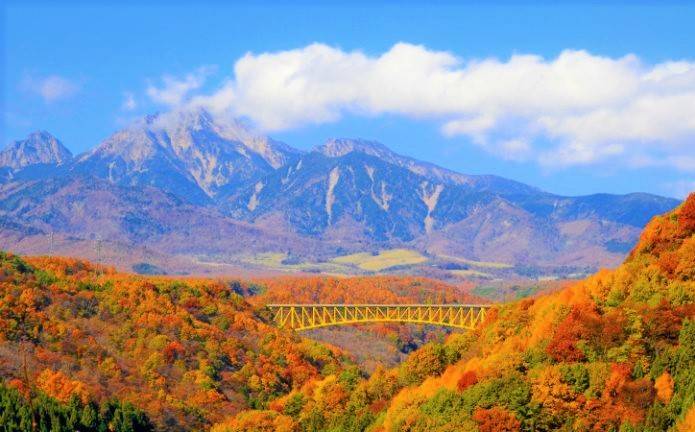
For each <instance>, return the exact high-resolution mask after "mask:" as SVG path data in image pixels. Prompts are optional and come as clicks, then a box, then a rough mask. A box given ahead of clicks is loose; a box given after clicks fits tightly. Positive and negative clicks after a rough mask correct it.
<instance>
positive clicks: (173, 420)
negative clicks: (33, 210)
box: [0, 195, 695, 432]
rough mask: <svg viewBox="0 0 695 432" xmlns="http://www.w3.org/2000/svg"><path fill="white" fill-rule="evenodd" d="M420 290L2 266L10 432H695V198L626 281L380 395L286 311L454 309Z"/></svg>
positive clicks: (413, 371) (0, 332) (20, 261)
mask: <svg viewBox="0 0 695 432" xmlns="http://www.w3.org/2000/svg"><path fill="white" fill-rule="evenodd" d="M470 299H471V298H470V297H468V295H467V294H466V292H465V291H464V292H460V291H457V290H454V289H453V288H452V287H449V286H447V285H445V284H441V283H438V282H433V281H430V280H427V279H418V278H393V277H381V278H373V279H372V278H353V279H336V278H321V277H317V278H309V279H306V280H302V279H301V278H284V279H283V278H281V279H270V280H256V281H253V282H237V281H233V282H230V281H222V280H206V279H192V278H189V279H183V280H180V279H179V280H177V279H172V278H168V277H144V276H135V275H127V274H119V273H116V272H115V271H114V270H112V269H108V268H103V267H99V266H94V265H92V264H89V263H87V262H84V261H78V260H73V259H67V258H45V257H38V258H21V257H18V256H15V255H11V254H8V253H2V254H0V377H1V378H2V383H1V386H0V407H1V408H2V411H0V420H1V421H0V424H2V425H3V427H4V430H11V431H14V430H52V431H61V430H62V431H68V430H70V431H72V430H114V431H131V430H137V431H139V430H152V429H155V430H212V431H214V432H228V431H233V432H239V431H297V432H298V431H374V432H375V431H384V432H386V431H388V432H390V431H425V430H426V431H428V432H430V431H481V432H487V431H517V430H518V431H551V430H567V431H570V430H572V431H573V430H580V431H611V430H612V431H620V432H629V431H654V432H656V431H665V430H672V431H679V432H684V431H692V430H693V426H694V423H695V408H693V402H694V400H695V320H694V317H695V195H692V196H691V197H690V198H689V199H688V200H687V201H686V202H685V203H684V204H683V205H681V206H680V207H679V208H678V209H676V210H675V211H674V212H672V213H670V214H666V215H664V216H660V217H657V218H655V219H654V220H653V221H652V222H651V223H650V224H649V225H648V226H647V228H646V229H645V231H644V233H643V234H642V237H641V239H640V241H639V243H638V245H637V246H636V247H635V249H634V250H633V251H632V252H631V253H630V255H629V257H628V258H627V259H626V261H625V263H624V264H623V265H621V266H620V267H619V268H617V269H616V270H612V271H609V270H604V271H601V272H599V273H597V274H596V275H594V276H592V277H590V278H588V279H587V280H584V281H581V282H577V283H575V284H574V285H572V286H570V287H568V288H565V289H563V290H561V291H558V292H555V293H551V294H546V295H541V296H537V297H535V298H528V299H524V300H520V301H517V302H514V303H509V304H504V305H500V306H498V307H495V308H493V309H492V310H491V312H490V313H489V314H488V319H487V321H486V322H485V323H484V325H483V326H481V327H480V328H479V329H478V330H476V331H473V332H461V333H452V334H450V335H449V336H448V337H447V338H446V340H444V341H439V342H437V341H435V342H430V343H427V344H426V345H424V346H422V347H421V348H419V349H417V350H415V351H414V352H412V353H411V354H410V355H409V356H408V357H407V358H406V360H405V361H404V362H403V363H401V364H400V365H398V366H396V367H393V368H383V367H381V368H377V369H376V370H375V371H374V372H373V373H371V374H370V375H369V376H368V377H367V376H366V375H365V373H364V372H363V371H360V370H359V368H358V367H357V366H356V365H355V364H354V362H353V361H352V360H351V359H350V356H349V355H348V353H346V352H344V351H342V350H340V349H339V348H335V347H331V346H330V345H326V344H321V343H318V342H313V341H311V340H309V339H306V338H303V337H301V335H298V334H292V333H289V332H285V331H282V330H278V329H276V328H274V327H272V326H270V325H269V324H267V322H266V320H267V316H264V313H263V312H262V311H263V309H262V308H261V306H262V305H263V304H265V303H266V302H273V301H278V302H280V301H290V300H291V301H297V302H315V301H336V302H339V301H348V300H350V301H353V302H362V301H364V302H366V301H367V300H370V301H374V302H412V301H422V302H435V301H436V302H440V301H441V302H449V301H468V300H470Z"/></svg>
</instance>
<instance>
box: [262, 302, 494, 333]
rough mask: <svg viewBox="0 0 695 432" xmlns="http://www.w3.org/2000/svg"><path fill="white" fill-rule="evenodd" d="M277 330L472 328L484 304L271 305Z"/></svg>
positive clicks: (481, 316)
mask: <svg viewBox="0 0 695 432" xmlns="http://www.w3.org/2000/svg"><path fill="white" fill-rule="evenodd" d="M267 308H268V309H269V310H270V312H271V314H272V320H273V322H274V323H275V325H277V326H278V327H281V328H289V329H293V330H308V329H312V328H319V327H326V326H333V325H349V324H358V323H370V322H401V323H416V324H433V325H441V326H448V327H455V328H464V329H473V328H475V327H476V326H477V325H479V324H480V323H482V322H483V321H484V320H485V314H486V312H487V310H488V309H489V308H490V305H482V304H270V305H267Z"/></svg>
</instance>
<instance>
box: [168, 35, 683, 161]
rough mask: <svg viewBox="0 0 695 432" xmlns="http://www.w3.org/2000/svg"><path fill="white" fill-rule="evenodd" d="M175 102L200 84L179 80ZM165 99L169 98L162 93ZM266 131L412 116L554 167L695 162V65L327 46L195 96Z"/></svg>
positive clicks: (570, 53)
mask: <svg viewBox="0 0 695 432" xmlns="http://www.w3.org/2000/svg"><path fill="white" fill-rule="evenodd" d="M168 84H169V85H168V86H167V87H171V88H173V89H180V90H179V91H173V90H172V92H173V93H174V94H175V95H174V96H172V97H162V96H161V95H160V99H167V100H169V101H170V102H180V101H181V100H182V99H183V98H184V97H183V96H179V95H180V94H182V93H183V94H188V92H189V91H191V90H192V89H195V88H198V87H200V85H199V84H198V81H197V80H196V79H195V78H194V77H190V76H189V77H187V79H185V80H183V81H176V80H173V79H172V80H170V81H169V82H168ZM157 94H159V93H157ZM190 103H192V104H195V105H203V106H206V107H207V108H209V109H210V110H212V111H214V112H218V113H222V112H224V113H228V114H231V115H234V116H243V117H248V118H249V119H251V120H252V121H253V122H254V123H256V125H257V126H259V127H260V128H262V129H265V130H267V131H276V130H283V129H290V128H295V127H299V126H302V125H308V124H320V123H326V122H333V121H337V120H339V119H340V118H341V117H342V116H343V115H345V114H352V115H363V116H375V115H381V114H390V115H401V116H404V117H409V118H428V119H432V120H433V121H435V122H439V124H440V126H441V130H442V133H443V134H445V135H447V136H450V137H456V136H466V137H469V138H471V139H472V142H474V143H475V144H477V145H480V146H481V147H483V148H485V149H486V150H487V151H490V152H491V153H494V154H498V155H501V156H504V157H506V158H509V159H514V160H529V159H530V160H536V161H537V162H538V163H540V164H543V165H546V166H553V167H555V166H567V165H578V164H593V163H599V162H606V163H622V164H631V165H640V164H641V165H645V164H646V165H654V164H666V165H669V166H672V167H675V168H677V169H680V170H684V171H689V170H692V169H693V166H694V165H695V164H693V163H692V161H693V160H695V62H691V61H673V62H664V63H659V64H655V65H647V64H644V63H643V62H642V61H640V59H639V58H637V57H636V56H634V55H626V56H623V57H619V58H611V57H604V56H597V55H593V54H590V53H588V52H586V51H574V50H566V51H563V52H562V53H560V54H559V55H558V56H557V57H556V58H552V59H545V58H543V57H539V56H535V55H513V56H512V57H510V58H509V59H506V60H499V59H494V58H485V59H462V58H459V57H457V56H455V55H453V54H451V53H448V52H442V51H433V50H429V49H427V48H426V47H423V46H418V45H411V44H406V43H399V44H396V45H394V46H393V47H392V48H391V49H389V50H388V51H386V52H384V53H383V54H381V55H378V56H368V55H366V54H364V53H362V52H359V51H352V52H346V51H343V50H340V49H338V48H334V47H330V46H327V45H323V44H312V45H309V46H306V47H304V48H300V49H295V50H289V51H280V52H272V53H261V54H252V53H248V54H246V55H245V56H244V57H242V58H240V59H239V60H238V61H237V62H236V64H235V66H234V74H233V76H231V77H229V78H228V80H227V81H226V82H225V83H224V85H222V87H221V88H220V89H219V90H218V91H216V92H214V93H213V94H210V95H204V96H197V97H194V98H192V99H191V102H190Z"/></svg>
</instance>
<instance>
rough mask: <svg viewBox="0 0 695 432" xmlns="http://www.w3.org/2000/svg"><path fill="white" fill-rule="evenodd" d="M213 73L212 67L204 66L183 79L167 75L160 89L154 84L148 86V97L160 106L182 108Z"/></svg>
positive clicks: (163, 78)
mask: <svg viewBox="0 0 695 432" xmlns="http://www.w3.org/2000/svg"><path fill="white" fill-rule="evenodd" d="M212 72H213V68H212V67H209V66H203V67H201V68H198V69H197V70H196V71H194V72H192V73H189V74H187V75H186V76H185V77H183V78H176V77H174V76H171V75H165V76H163V77H162V85H161V86H160V87H157V86H155V85H153V84H150V85H148V86H147V90H146V93H147V96H149V97H150V99H152V101H153V102H155V103H158V104H162V105H167V106H171V107H177V106H180V105H181V104H183V103H185V102H187V99H188V96H189V95H190V94H191V93H192V92H193V91H195V90H198V89H200V88H201V87H202V86H203V84H205V81H206V80H207V78H208V76H209V75H210V74H211V73H212Z"/></svg>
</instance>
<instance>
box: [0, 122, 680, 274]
mask: <svg viewBox="0 0 695 432" xmlns="http://www.w3.org/2000/svg"><path fill="white" fill-rule="evenodd" d="M0 170H1V175H0V226H1V227H2V229H1V230H0V246H2V247H4V248H10V249H12V250H14V251H16V252H18V253H25V254H45V253H54V254H58V255H69V256H77V257H82V258H85V259H90V260H94V261H98V262H101V263H104V264H112V265H116V266H117V267H118V268H119V269H120V270H124V271H134V270H136V271H140V270H142V269H144V270H145V272H147V269H155V270H153V271H156V272H158V273H168V274H192V275H196V274H197V275H205V274H207V275H214V274H225V273H226V274H231V273H235V274H248V272H247V273H244V272H245V271H246V269H248V268H253V269H254V271H261V272H265V273H266V274H274V273H283V272H296V273H300V274H302V273H310V274H311V273H317V272H318V273H326V274H347V275H350V274H353V275H356V274H372V273H393V274H405V273H410V274H415V275H421V276H426V277H435V278H440V279H442V280H446V281H450V282H456V281H458V280H493V281H496V280H501V281H505V282H507V281H515V280H517V281H518V280H526V282H525V283H534V282H535V281H539V280H544V279H565V278H577V277H582V276H585V275H587V274H589V273H591V272H593V271H596V270H597V269H599V268H601V267H606V266H607V267H612V266H615V265H617V264H618V263H619V262H620V261H621V259H622V258H623V257H624V255H625V253H627V251H628V250H629V249H630V248H631V246H632V245H633V244H634V243H635V241H636V240H637V237H638V234H639V232H640V230H641V229H642V227H643V226H644V225H645V224H646V223H647V221H648V220H649V219H650V218H651V217H652V216H654V215H656V214H659V213H663V212H665V211H668V210H670V209H672V208H673V207H675V206H676V205H677V204H678V201H677V200H675V199H670V198H664V197H659V196H654V195H649V194H629V195H609V194H596V195H590V196H581V197H564V196H558V195H554V194H551V193H548V192H544V191H542V190H539V189H537V188H534V187H531V186H527V185H524V184H522V183H518V182H515V181H513V180H508V179H505V178H501V177H496V176H489V175H466V174H461V173H457V172H454V171H450V170H447V169H445V168H442V167H438V166H436V165H432V164H430V163H427V162H423V161H418V160H415V159H412V158H409V157H407V156H403V155H399V154H397V153H394V152H393V151H391V150H390V149H389V148H388V147H386V146H385V145H383V144H381V143H378V142H374V141H366V140H361V139H331V140H328V141H327V142H326V143H325V144H323V145H319V146H316V147H315V148H313V149H312V150H310V151H302V150H298V149H295V148H293V147H291V146H289V145H288V144H284V143H281V142H279V141H275V140H273V139H272V138H269V137H267V136H265V135H261V134H259V133H257V132H255V131H254V130H253V129H252V128H250V127H248V126H247V125H245V124H244V123H243V122H241V121H238V120H234V121H230V120H228V119H221V118H217V117H215V116H213V115H212V114H210V113H208V112H207V111H205V110H203V109H201V108H197V109H188V108H187V109H181V110H174V111H171V112H167V113H162V114H158V115H152V116H146V117H144V118H140V119H138V120H135V121H134V122H133V123H131V124H130V125H128V126H127V127H125V128H124V129H122V130H120V131H117V132H116V133H114V134H113V135H112V136H110V137H108V138H107V139H106V140H104V141H103V142H102V143H100V144H99V145H98V146H96V147H95V148H93V149H92V150H90V151H88V152H86V153H84V154H81V155H77V156H73V155H72V154H71V153H70V152H69V150H67V148H66V147H65V146H63V144H62V143H61V142H60V141H59V140H58V139H56V138H55V137H53V136H52V135H50V134H49V133H48V132H45V131H44V132H36V133H33V134H31V135H30V136H29V137H28V138H27V139H25V140H18V141H15V142H14V143H13V144H11V145H10V146H9V147H8V148H6V149H5V150H3V151H2V153H1V156H0Z"/></svg>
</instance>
